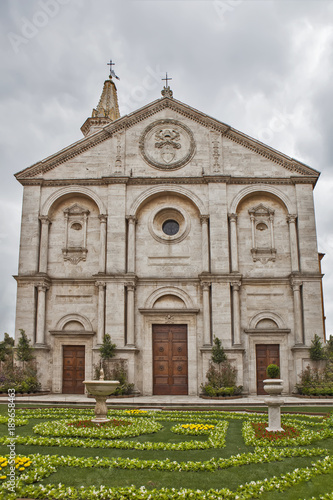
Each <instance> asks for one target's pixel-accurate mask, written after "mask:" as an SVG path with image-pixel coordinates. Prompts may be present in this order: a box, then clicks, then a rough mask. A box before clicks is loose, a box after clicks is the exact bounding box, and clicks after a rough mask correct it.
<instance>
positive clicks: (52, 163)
mask: <svg viewBox="0 0 333 500" xmlns="http://www.w3.org/2000/svg"><path fill="white" fill-rule="evenodd" d="M166 108H168V109H169V110H173V111H174V112H175V113H177V115H178V117H179V116H183V117H184V118H186V119H188V120H191V121H194V122H196V123H197V124H198V125H199V126H202V127H204V128H206V129H208V130H209V131H213V132H216V133H218V134H220V135H221V136H222V137H223V138H226V139H228V140H230V141H232V142H233V143H236V144H238V145H239V146H240V147H242V148H246V149H248V150H251V151H252V152H253V153H254V154H257V155H260V156H262V157H264V158H265V159H266V160H268V161H271V162H273V163H276V164H278V165H280V166H281V167H283V168H284V169H287V170H288V171H289V172H290V174H289V175H297V176H307V177H312V178H318V176H319V172H318V171H316V170H314V169H312V168H310V167H309V166H307V165H305V164H304V163H302V162H299V161H297V160H295V159H294V158H290V157H289V156H287V155H285V154H283V153H281V152H279V151H277V150H275V149H273V148H271V147H269V146H267V145H266V144H263V143H261V142H260V141H257V140H256V139H253V138H252V137H250V136H248V135H246V134H243V133H242V132H240V131H238V130H236V129H234V128H232V127H230V126H229V125H227V124H225V123H223V122H220V121H218V120H216V119H215V118H212V117H210V116H208V115H206V114H204V113H202V112H201V111H198V110H196V109H195V108H192V107H191V106H188V105H186V104H184V103H182V102H181V101H177V100H175V99H173V98H170V97H163V98H161V99H158V100H156V101H154V102H152V103H150V104H147V105H145V106H143V107H142V108H140V109H138V110H136V111H134V112H133V113H131V114H129V115H125V116H123V117H121V118H119V119H117V120H115V121H113V122H112V123H109V124H108V125H105V126H104V127H103V128H102V129H101V130H99V131H98V132H96V133H94V134H92V135H89V136H87V137H85V138H83V139H81V140H79V141H77V142H75V143H74V144H72V145H70V146H68V147H66V148H64V149H62V150H61V151H59V152H57V153H55V154H54V155H52V156H49V157H48V158H46V159H44V160H42V161H40V162H38V163H35V164H34V165H32V166H30V167H28V168H26V169H24V170H22V171H20V172H18V173H17V174H16V175H15V177H16V178H17V179H18V180H19V181H24V180H28V179H31V180H32V179H34V178H40V177H42V176H43V174H44V173H45V172H47V171H49V170H52V169H54V168H56V167H57V166H58V165H60V164H62V163H65V162H67V161H69V160H71V159H73V158H75V157H76V156H78V155H80V154H82V153H85V152H86V151H88V150H89V149H91V148H94V147H96V146H98V145H99V144H101V143H103V142H104V141H107V140H109V139H110V138H112V137H113V136H116V135H117V134H119V133H121V132H123V131H124V130H127V129H130V128H132V127H135V126H137V124H139V123H140V122H142V121H143V120H147V119H149V118H151V117H152V116H154V115H156V114H158V113H160V112H161V111H163V110H165V109H166Z"/></svg>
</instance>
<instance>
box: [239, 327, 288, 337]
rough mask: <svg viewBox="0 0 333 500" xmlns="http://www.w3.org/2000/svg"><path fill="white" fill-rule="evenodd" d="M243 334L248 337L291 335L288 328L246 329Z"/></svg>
mask: <svg viewBox="0 0 333 500" xmlns="http://www.w3.org/2000/svg"><path fill="white" fill-rule="evenodd" d="M244 333H246V334H248V335H262V336H263V337H265V336H266V335H288V334H289V333H291V330H290V328H262V329H260V328H246V329H244Z"/></svg>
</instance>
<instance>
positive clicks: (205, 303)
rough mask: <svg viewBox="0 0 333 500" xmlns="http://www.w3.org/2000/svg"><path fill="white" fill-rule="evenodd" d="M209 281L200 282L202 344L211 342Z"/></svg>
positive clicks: (206, 344) (205, 344)
mask: <svg viewBox="0 0 333 500" xmlns="http://www.w3.org/2000/svg"><path fill="white" fill-rule="evenodd" d="M210 286H211V285H210V283H208V282H202V283H201V287H202V309H203V345H204V346H208V345H211V344H212V340H211V325H210Z"/></svg>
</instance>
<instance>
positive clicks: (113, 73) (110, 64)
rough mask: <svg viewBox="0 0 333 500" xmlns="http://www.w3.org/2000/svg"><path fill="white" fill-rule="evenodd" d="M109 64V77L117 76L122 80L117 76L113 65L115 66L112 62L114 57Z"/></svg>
mask: <svg viewBox="0 0 333 500" xmlns="http://www.w3.org/2000/svg"><path fill="white" fill-rule="evenodd" d="M107 66H110V75H109V78H112V77H113V76H114V77H115V78H117V80H120V78H119V76H117V75H116V73H115V72H114V71H113V69H112V66H115V63H114V62H112V59H110V62H108V63H107Z"/></svg>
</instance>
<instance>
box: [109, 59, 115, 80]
mask: <svg viewBox="0 0 333 500" xmlns="http://www.w3.org/2000/svg"><path fill="white" fill-rule="evenodd" d="M107 66H110V76H112V74H111V71H112V66H115V63H114V62H112V59H110V62H108V63H107Z"/></svg>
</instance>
